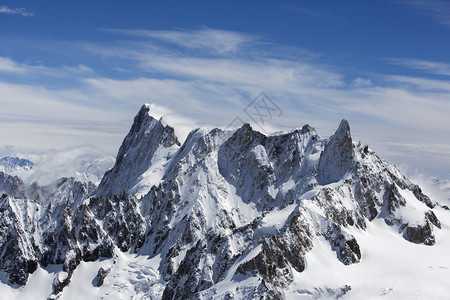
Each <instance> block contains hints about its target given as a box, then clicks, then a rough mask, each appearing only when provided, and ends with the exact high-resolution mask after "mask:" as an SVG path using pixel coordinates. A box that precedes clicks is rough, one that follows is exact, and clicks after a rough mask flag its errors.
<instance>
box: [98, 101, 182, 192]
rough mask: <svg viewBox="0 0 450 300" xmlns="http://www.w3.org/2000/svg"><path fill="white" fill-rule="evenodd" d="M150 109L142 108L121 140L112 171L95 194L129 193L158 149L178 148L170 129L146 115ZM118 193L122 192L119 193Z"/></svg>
mask: <svg viewBox="0 0 450 300" xmlns="http://www.w3.org/2000/svg"><path fill="white" fill-rule="evenodd" d="M149 111H150V106H149V105H144V106H142V108H141V110H140V111H139V113H138V114H137V115H136V117H135V118H134V123H133V126H132V127H131V130H130V132H129V133H128V134H127V136H126V137H125V139H124V141H123V143H122V146H120V149H119V153H118V154H117V157H116V163H115V165H114V167H113V168H112V169H111V170H109V171H107V172H106V174H105V176H104V177H103V179H102V181H101V182H100V185H99V187H98V193H99V194H102V195H108V196H110V197H112V196H113V195H114V194H116V195H119V194H121V193H123V192H124V191H129V190H130V189H131V188H132V187H133V186H134V184H136V182H137V180H138V178H139V176H140V175H142V174H143V173H145V172H146V171H147V170H148V169H149V167H150V165H151V162H152V158H153V156H154V155H155V153H156V152H157V151H158V150H159V149H160V148H169V147H171V146H174V145H180V142H178V139H177V137H176V136H175V134H174V129H173V128H172V127H170V126H167V125H166V126H164V125H163V123H162V122H161V121H160V120H156V119H155V118H153V117H152V116H151V115H150V114H149ZM120 189H122V190H120Z"/></svg>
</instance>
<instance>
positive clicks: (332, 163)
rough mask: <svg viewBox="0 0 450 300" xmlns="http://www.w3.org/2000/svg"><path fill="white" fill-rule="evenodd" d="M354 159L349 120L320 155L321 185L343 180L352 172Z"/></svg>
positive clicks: (342, 124)
mask: <svg viewBox="0 0 450 300" xmlns="http://www.w3.org/2000/svg"><path fill="white" fill-rule="evenodd" d="M354 159H355V153H354V149H353V142H352V137H351V135H350V126H349V125H348V122H347V120H342V121H341V123H340V124H339V127H338V129H337V130H336V133H335V134H334V135H333V136H331V137H330V138H329V140H328V142H327V143H326V145H325V148H324V150H323V152H322V153H321V155H320V160H319V166H318V170H317V180H318V182H319V184H322V185H324V184H329V183H332V182H337V181H339V180H341V179H343V178H344V176H345V174H346V173H348V172H349V171H351V170H352V168H353V166H354Z"/></svg>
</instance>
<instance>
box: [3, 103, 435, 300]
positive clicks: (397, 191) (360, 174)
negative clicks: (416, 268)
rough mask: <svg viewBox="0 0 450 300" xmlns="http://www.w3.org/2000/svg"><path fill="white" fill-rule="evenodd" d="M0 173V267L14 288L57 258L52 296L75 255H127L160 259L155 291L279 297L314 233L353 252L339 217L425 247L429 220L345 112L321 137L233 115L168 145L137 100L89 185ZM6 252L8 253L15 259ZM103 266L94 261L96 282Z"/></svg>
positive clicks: (427, 208) (417, 195) (411, 190)
mask: <svg viewBox="0 0 450 300" xmlns="http://www.w3.org/2000/svg"><path fill="white" fill-rule="evenodd" d="M0 175H1V173H0ZM3 178H4V179H3V182H6V183H5V184H4V186H7V187H8V188H6V189H5V191H7V194H6V195H5V197H3V198H1V200H0V201H1V203H0V216H1V219H0V220H1V221H0V222H3V223H2V226H1V227H0V228H1V229H0V247H1V248H0V250H2V251H6V252H3V253H7V255H4V256H3V257H1V260H0V268H1V269H3V270H5V271H7V272H8V273H9V274H10V281H11V282H13V283H16V284H18V285H23V284H25V283H26V281H27V277H28V274H29V273H31V272H33V270H34V269H36V267H37V265H38V264H42V265H47V264H50V263H56V264H62V265H63V272H62V273H61V274H59V275H58V277H57V278H56V279H55V282H54V296H55V297H56V296H57V294H58V293H61V292H64V286H66V285H67V284H70V278H71V275H72V272H73V270H74V269H75V268H76V267H77V265H78V264H79V263H80V261H82V260H84V261H92V260H96V259H98V258H99V257H112V256H114V253H115V251H122V252H127V251H129V252H131V253H139V254H140V255H147V256H149V257H156V256H159V257H160V258H161V263H160V266H159V268H158V270H159V272H160V273H161V274H160V275H161V280H160V281H159V282H158V284H160V285H162V289H163V290H164V291H163V292H162V294H161V295H160V297H162V299H174V298H175V299H207V298H214V297H216V298H220V299H222V298H225V299H227V298H233V297H234V296H236V297H237V295H240V296H239V297H242V298H245V297H247V298H248V299H253V298H254V297H256V296H258V298H259V297H261V298H263V299H282V298H283V291H284V289H286V288H287V287H288V286H289V285H290V284H291V283H292V281H293V277H294V275H293V274H294V271H295V272H302V271H304V270H305V268H306V267H307V263H308V262H307V259H306V253H307V252H308V251H310V250H311V249H312V248H313V247H314V245H315V241H316V239H317V238H318V237H321V238H323V239H324V240H326V241H328V242H329V245H330V248H331V249H332V250H333V251H335V253H336V259H338V260H339V261H341V262H342V263H343V264H345V265H349V264H354V263H358V262H359V261H360V260H361V257H362V254H363V253H361V248H360V245H359V243H358V241H357V240H356V238H355V237H354V236H353V235H351V234H350V233H349V231H350V230H348V229H349V228H350V227H353V228H356V229H357V230H364V229H365V228H366V226H367V223H368V222H371V221H373V220H374V219H377V218H379V219H383V220H384V221H385V222H386V224H388V225H389V226H394V227H395V228H397V229H398V230H399V232H400V234H402V235H403V236H404V237H405V238H406V239H407V240H409V241H411V242H414V243H423V244H426V245H432V244H434V242H435V237H434V234H433V231H434V230H435V229H436V228H440V222H439V220H438V218H437V217H436V215H435V214H434V213H433V207H434V206H435V204H434V202H433V201H432V200H431V199H430V198H429V197H427V196H426V195H424V194H423V193H422V191H421V190H420V188H419V187H418V186H416V185H414V184H413V183H411V182H410V181H409V180H408V179H407V178H406V177H405V176H403V175H402V174H401V173H400V172H399V171H398V170H397V168H395V166H393V165H391V164H389V163H387V162H385V161H382V160H381V159H380V158H378V156H376V154H375V153H374V152H373V151H372V150H371V149H369V148H368V147H367V146H364V145H358V146H357V145H354V144H353V143H352V138H351V135H350V129H349V125H348V123H347V121H345V120H344V121H342V122H341V124H340V125H339V128H338V130H337V131H336V133H335V134H334V135H333V136H332V137H331V138H330V139H328V140H324V139H321V138H320V137H319V136H318V135H317V133H316V132H315V130H314V129H313V128H312V127H310V126H308V125H306V126H304V127H303V128H302V129H299V130H295V131H292V132H290V133H286V134H282V135H278V136H265V135H263V134H261V133H259V132H257V131H255V130H253V128H252V127H251V126H250V125H248V124H246V125H244V126H243V127H241V128H240V129H238V130H236V131H234V132H229V131H222V130H220V129H213V130H211V131H208V130H203V129H197V130H194V131H193V132H191V133H190V135H189V136H188V137H187V139H186V141H185V142H184V144H183V145H182V146H181V147H180V146H179V143H178V140H177V138H176V136H175V134H174V130H173V128H171V127H170V126H167V125H164V124H163V123H162V122H161V120H156V119H154V118H153V117H151V107H150V106H147V105H145V106H143V107H142V109H141V110H140V111H139V113H138V115H137V116H136V117H135V119H134V124H133V126H132V128H131V130H130V132H129V133H128V135H127V136H126V137H125V140H124V142H123V144H122V146H121V147H120V149H119V153H118V155H117V161H116V164H115V166H114V167H113V168H112V169H111V170H110V171H108V172H107V173H106V174H105V176H104V178H103V180H102V182H101V184H100V186H99V188H98V189H97V191H96V192H95V193H94V194H93V195H91V194H92V187H91V186H89V185H86V184H81V183H77V182H76V181H73V180H70V179H62V180H60V181H58V182H57V183H56V188H55V189H53V190H52V191H51V192H50V190H51V189H50V188H49V187H39V186H38V185H37V184H34V185H32V186H31V187H29V188H28V189H25V188H22V187H21V184H20V181H18V180H17V179H12V178H10V177H5V176H4V177H3ZM155 178H156V179H157V180H155ZM14 182H17V184H16V186H19V188H16V190H17V191H16V192H15V193H17V194H16V196H17V197H16V198H17V199H15V198H14V197H12V196H11V195H12V190H13V188H12V186H14ZM149 182H150V183H151V184H150V183H149ZM153 182H154V183H153ZM11 183H12V184H11ZM0 184H1V182H0ZM0 186H1V185H0ZM20 190H23V193H20V192H18V191H20ZM26 195H28V196H26ZM413 209H414V210H415V211H417V209H420V212H421V214H414V215H411V214H409V213H408V212H409V211H410V210H413ZM31 211H37V212H38V213H34V214H30V213H29V212H31ZM417 215H420V217H419V218H417ZM30 232H36V233H37V234H28V233H30ZM35 237H40V238H39V240H37V239H36V238H35ZM12 253H20V255H19V257H20V259H19V260H18V261H17V263H16V262H13V260H12V256H11V255H12ZM8 255H9V256H8ZM107 273H108V271H107V270H105V269H101V270H99V273H98V275H97V285H101V284H102V282H103V280H104V279H105V276H106V275H107ZM249 278H255V281H254V282H257V284H256V283H252V284H248V285H245V284H242V285H240V286H238V287H237V288H236V289H235V290H227V291H225V292H224V290H223V286H226V283H227V282H231V281H232V280H234V281H235V282H237V281H239V282H246V281H245V280H241V279H249ZM106 280H107V279H106ZM221 284H223V285H221ZM219 286H221V288H218V287H219ZM349 290H350V287H349V286H344V287H342V288H340V289H337V290H333V291H331V290H330V291H324V294H330V295H335V296H336V297H337V296H342V295H344V294H345V293H347V292H348V291H349Z"/></svg>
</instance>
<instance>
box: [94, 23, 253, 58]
mask: <svg viewBox="0 0 450 300" xmlns="http://www.w3.org/2000/svg"><path fill="white" fill-rule="evenodd" d="M103 30H104V31H106V32H111V33H120V34H125V35H134V36H140V37H144V38H148V39H153V40H157V41H159V42H165V43H167V44H168V45H177V46H181V47H184V48H188V49H192V50H196V51H197V54H199V52H198V51H199V50H200V53H201V54H205V52H206V53H217V54H219V55H225V54H228V53H236V52H237V51H238V50H240V49H242V48H243V47H245V45H247V44H249V43H251V44H253V45H254V44H255V43H256V42H258V41H260V38H259V37H258V36H255V35H249V34H244V33H240V32H233V31H224V30H215V29H210V28H203V29H201V30H124V29H103Z"/></svg>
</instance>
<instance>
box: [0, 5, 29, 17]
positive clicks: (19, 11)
mask: <svg viewBox="0 0 450 300" xmlns="http://www.w3.org/2000/svg"><path fill="white" fill-rule="evenodd" d="M0 14H6V15H20V16H23V17H33V16H34V13H32V12H29V11H28V10H27V9H25V8H23V7H19V8H11V7H8V6H4V5H2V6H0Z"/></svg>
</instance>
